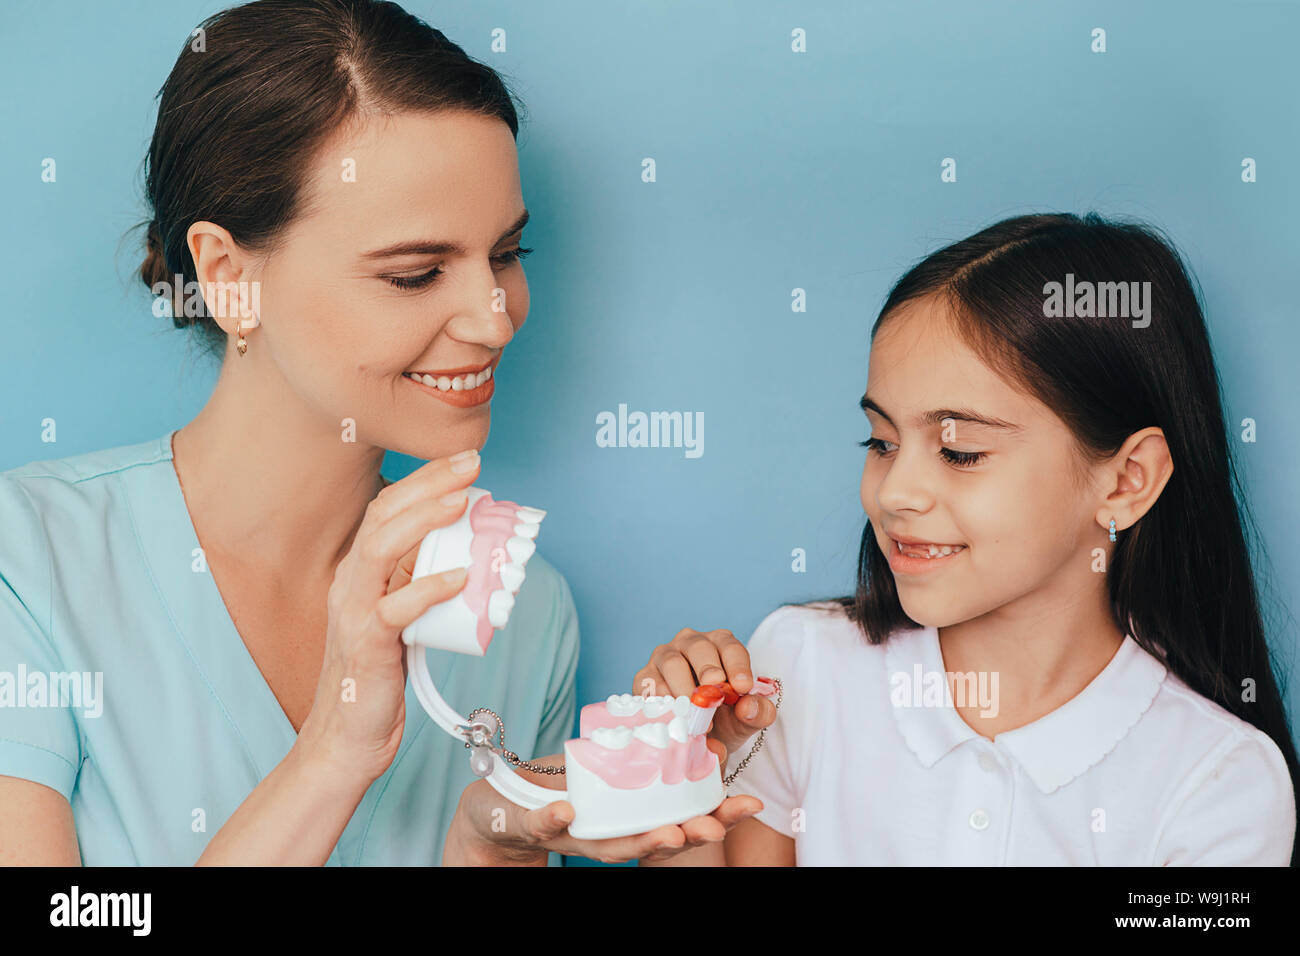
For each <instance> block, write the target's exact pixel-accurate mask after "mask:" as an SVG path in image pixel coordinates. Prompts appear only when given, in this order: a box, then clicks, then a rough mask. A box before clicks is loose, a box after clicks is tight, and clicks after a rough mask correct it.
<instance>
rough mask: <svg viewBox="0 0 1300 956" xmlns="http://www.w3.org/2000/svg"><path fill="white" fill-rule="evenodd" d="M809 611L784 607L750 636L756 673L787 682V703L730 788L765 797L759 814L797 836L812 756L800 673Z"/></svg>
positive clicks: (738, 757) (734, 760)
mask: <svg viewBox="0 0 1300 956" xmlns="http://www.w3.org/2000/svg"><path fill="white" fill-rule="evenodd" d="M807 613H808V612H807V611H806V610H803V609H800V608H798V607H783V608H780V609H778V610H776V611H773V612H772V613H771V614H769V615H768V616H767V617H766V618H764V619H763V621H762V623H760V624H759V625H758V627H757V629H755V631H754V634H753V636H752V637H750V639H749V642H748V644H746V645H745V646H746V648H747V649H748V650H749V661H750V666H751V667H752V668H753V671H754V676H756V677H775V678H778V679H779V680H780V681H781V707H780V709H779V710H778V711H777V715H776V720H775V722H773V724H772V725H771V726H770V727H768V728H767V730H766V731H765V733H764V735H763V746H762V749H760V750H759V751H758V753H756V754H755V755H754V756H753V758H752V759H751V760H750V761H749V764H748V765H746V767H745V769H744V770H742V771H741V772H740V775H739V776H737V777H736V779H735V781H734V782H733V783H732V785H731V787H730V788H729V789H728V792H727V795H728V796H739V795H741V794H749V795H750V796H754V797H758V799H760V800H762V801H763V809H762V810H760V811H758V813H757V814H755V817H756V818H757V819H758V820H760V821H762V822H763V823H765V824H767V826H769V827H771V828H772V829H773V830H775V831H776V832H777V833H780V834H782V835H783V836H790V837H791V838H793V833H792V830H791V822H792V818H793V813H794V811H795V809H796V808H798V807H800V806H802V803H803V791H804V787H803V785H802V782H801V780H800V770H799V768H800V767H801V766H802V765H803V763H804V761H805V760H806V758H807V756H808V755H807V753H805V752H802V749H803V746H804V740H805V730H806V727H807V721H806V720H805V717H804V713H803V706H802V705H803V702H804V699H805V698H804V696H803V687H804V682H803V681H802V680H801V679H800V676H799V672H800V670H801V669H802V668H801V667H800V664H801V659H802V658H805V657H806V655H807V649H806V645H805V642H804V630H805V629H804V626H803V623H802V622H803V617H802V615H804V614H807ZM757 739H758V738H757V736H755V737H752V738H750V741H749V742H748V743H747V744H745V745H744V746H743V747H742V748H741V752H739V753H736V754H733V755H731V756H730V757H729V759H728V761H727V773H728V774H730V773H733V772H734V771H735V769H736V767H737V766H738V765H739V764H740V761H742V760H743V759H744V758H745V756H746V755H747V754H749V753H750V752H751V751H752V750H753V747H754V744H755V742H756V741H757Z"/></svg>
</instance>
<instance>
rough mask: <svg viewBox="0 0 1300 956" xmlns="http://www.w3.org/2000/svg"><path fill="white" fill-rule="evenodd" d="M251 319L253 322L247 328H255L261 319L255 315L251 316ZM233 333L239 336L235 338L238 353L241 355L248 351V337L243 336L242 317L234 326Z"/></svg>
mask: <svg viewBox="0 0 1300 956" xmlns="http://www.w3.org/2000/svg"><path fill="white" fill-rule="evenodd" d="M253 319H254V321H253V324H252V325H251V326H249V328H257V326H258V325H259V324H261V320H260V319H259V318H258V317H257V316H256V315H254V316H253ZM235 334H236V335H238V336H239V337H238V338H237V339H236V340H235V348H236V349H238V350H239V354H240V355H243V354H244V353H245V352H247V351H248V339H246V338H244V320H243V319H240V320H239V324H238V325H236V326H235Z"/></svg>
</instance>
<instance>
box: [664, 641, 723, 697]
mask: <svg viewBox="0 0 1300 956" xmlns="http://www.w3.org/2000/svg"><path fill="white" fill-rule="evenodd" d="M718 633H728V634H729V633H730V632H729V631H728V632H718V631H709V632H708V633H707V634H702V633H700V632H699V631H692V632H690V636H688V637H683V636H682V634H680V633H679V634H678V636H677V637H676V638H674V639H673V644H674V645H676V646H678V647H679V648H680V649H681V652H682V653H683V654H684V655H685V656H686V660H687V661H689V662H690V665H691V669H692V670H693V671H694V672H695V676H696V677H697V678H698V680H697V681H696V683H698V684H720V683H722V681H724V680H726V679H727V672H726V671H725V670H723V669H722V657H721V656H720V655H719V654H718V646H717V644H715V643H714V641H713V638H712V636H711V635H714V634H718ZM687 693H690V691H687Z"/></svg>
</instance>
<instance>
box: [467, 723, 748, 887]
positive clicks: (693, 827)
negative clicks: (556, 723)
mask: <svg viewBox="0 0 1300 956" xmlns="http://www.w3.org/2000/svg"><path fill="white" fill-rule="evenodd" d="M709 743H710V747H709V749H710V750H713V752H714V753H718V751H719V750H721V747H720V745H718V744H717V743H716V742H715V741H710V742H709ZM718 759H719V762H724V761H725V759H726V755H725V754H722V753H718ZM532 763H535V764H541V765H542V766H555V767H562V766H564V756H563V755H562V754H553V755H551V756H549V757H543V758H541V759H539V760H534V761H532ZM518 772H519V773H520V775H521V776H524V777H526V779H528V780H530V781H532V782H533V783H536V784H538V785H539V786H545V787H550V788H551V789H553V790H558V789H560V788H561V787H562V786H563V784H562V783H560V781H562V780H563V779H564V778H563V777H561V776H558V775H556V776H550V775H543V774H530V773H527V771H518ZM761 809H763V801H761V800H759V799H758V798H757V797H751V796H740V797H728V798H727V799H725V800H723V801H722V803H721V804H720V805H719V806H718V808H717V809H716V810H714V811H713V812H712V813H711V814H709V815H708V816H701V817H694V818H692V819H690V820H687V821H686V822H685V823H682V824H680V825H677V826H662V827H658V828H657V829H654V830H651V831H650V832H648V833H638V834H635V835H633V836H625V837H612V838H610V839H608V840H579V839H577V838H575V837H571V836H569V830H568V828H569V824H570V823H572V822H573V804H571V803H569V802H568V801H567V800H557V801H556V802H555V803H548V804H547V805H546V806H544V807H541V808H540V809H537V810H524V809H523V808H522V807H519V806H516V805H515V804H513V803H511V802H510V801H509V800H507V799H506V798H505V797H503V796H501V794H499V793H497V792H496V790H495V789H493V787H492V785H491V784H490V783H488V782H487V781H486V780H476V781H474V782H473V783H471V784H470V785H469V786H468V787H466V788H465V790H464V792H463V793H462V794H461V797H460V804H459V805H458V806H457V807H456V815H455V817H453V818H452V822H451V828H450V829H449V831H448V833H447V841H446V843H445V844H444V847H443V858H442V862H443V865H445V866H545V865H546V854H547V852H548V851H552V850H553V851H555V852H556V853H562V854H564V855H566V856H585V857H587V858H589V859H592V860H599V861H600V862H601V863H626V862H627V861H629V860H640V859H645V860H648V861H659V860H664V859H667V858H668V857H671V856H674V855H676V854H678V853H681V852H684V851H686V850H690V849H693V848H694V847H697V846H703V845H704V844H708V843H718V842H720V841H721V840H722V839H723V837H725V836H726V835H727V831H728V830H730V829H731V828H732V827H733V826H735V825H736V824H737V823H739V822H740V821H741V820H743V819H745V818H746V817H749V816H753V815H754V814H755V813H757V812H758V811H759V810H761Z"/></svg>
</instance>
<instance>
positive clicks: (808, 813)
mask: <svg viewBox="0 0 1300 956" xmlns="http://www.w3.org/2000/svg"><path fill="white" fill-rule="evenodd" d="M748 647H749V653H750V659H751V662H752V665H753V668H754V673H755V674H756V675H759V676H775V677H779V678H781V681H782V690H783V693H782V703H781V709H780V711H779V713H778V716H777V720H776V723H775V724H773V725H772V726H771V727H769V728H768V730H767V735H766V738H765V741H764V743H763V748H762V750H760V751H759V753H758V754H757V755H756V756H755V757H754V759H753V760H751V761H750V763H749V766H747V767H746V768H745V770H744V772H743V773H741V775H740V776H739V777H737V778H736V781H735V783H734V784H733V785H732V787H731V789H730V791H729V794H731V795H735V794H741V793H749V794H753V795H754V796H756V797H758V798H759V799H761V800H762V801H763V804H764V809H763V810H762V811H760V812H759V813H758V815H757V818H758V819H759V820H760V821H762V822H763V823H765V824H767V825H768V826H769V827H771V828H772V829H774V830H776V831H777V832H779V833H782V834H786V835H789V836H792V837H793V838H794V841H795V855H796V860H797V863H798V865H799V866H842V865H869V866H874V865H884V866H899V865H902V866H908V865H933V864H938V865H970V866H1041V865H1075V866H1079V865H1100V866H1158V865H1165V864H1169V865H1174V864H1213V865H1227V866H1232V865H1273V866H1285V865H1287V863H1288V862H1289V859H1290V854H1291V842H1292V839H1293V838H1294V835H1295V827H1296V810H1295V794H1294V791H1293V789H1292V785H1291V778H1290V776H1289V775H1288V773H1287V768H1286V764H1285V762H1284V761H1283V759H1282V753H1281V751H1280V750H1279V749H1278V747H1277V746H1276V745H1275V744H1274V743H1273V741H1272V740H1271V739H1270V738H1269V737H1268V736H1267V735H1266V734H1264V733H1263V732H1262V731H1259V730H1257V729H1256V728H1254V727H1253V726H1251V725H1250V724H1248V723H1246V722H1245V721H1243V720H1241V719H1240V718H1238V717H1236V716H1234V715H1232V714H1230V713H1229V712H1228V711H1227V710H1225V709H1224V708H1222V707H1220V706H1219V705H1218V704H1216V703H1214V702H1213V701H1210V700H1208V699H1207V698H1205V697H1203V696H1201V695H1200V694H1198V693H1196V692H1195V691H1193V690H1191V689H1190V688H1189V687H1188V686H1187V685H1186V684H1184V683H1183V682H1182V681H1181V680H1179V679H1178V678H1177V677H1175V676H1174V675H1173V674H1172V673H1169V672H1168V671H1167V670H1166V669H1165V667H1164V666H1163V665H1162V664H1161V663H1160V662H1159V661H1158V660H1157V659H1156V658H1155V657H1153V656H1152V655H1150V654H1148V653H1147V652H1146V651H1144V650H1143V649H1142V648H1141V647H1139V646H1138V644H1137V643H1136V642H1135V641H1134V640H1133V638H1132V637H1131V636H1126V637H1125V639H1124V643H1123V644H1122V645H1121V646H1120V648H1119V650H1118V651H1116V652H1115V656H1114V657H1113V658H1112V659H1111V661H1110V663H1109V664H1107V665H1106V667H1105V669H1103V670H1102V672H1101V673H1100V674H1098V675H1097V676H1096V677H1095V678H1094V679H1093V680H1092V682H1091V683H1090V684H1089V685H1088V686H1087V687H1085V688H1084V689H1083V690H1082V691H1081V692H1080V693H1079V694H1078V695H1077V696H1075V697H1074V698H1073V699H1071V700H1069V701H1067V702H1066V703H1065V704H1063V705H1062V706H1060V707H1058V708H1057V709H1056V710H1054V711H1052V712H1051V713H1050V714H1047V715H1046V716H1044V717H1041V718H1039V719H1038V720H1035V721H1034V722H1032V723H1030V724H1027V725H1025V726H1023V727H1019V728H1017V729H1015V730H1010V731H1007V732H1005V733H1001V734H999V735H998V736H997V737H996V738H995V739H994V740H988V739H987V738H984V737H982V736H980V735H979V734H978V733H977V732H976V731H975V730H973V729H972V728H971V727H970V726H969V725H968V724H967V723H966V722H965V721H964V720H962V719H961V717H960V716H959V715H958V713H957V711H956V710H954V709H953V707H952V703H951V696H950V695H948V696H947V698H946V700H941V699H936V698H937V697H938V695H932V696H931V698H930V699H929V701H928V703H927V698H926V695H924V694H922V695H914V694H912V693H911V691H912V689H913V688H914V687H916V686H917V685H919V684H921V683H923V681H922V675H923V674H939V673H942V672H943V669H944V667H943V655H942V653H941V651H940V648H939V635H938V632H937V631H936V630H935V629H934V628H932V627H926V628H918V629H912V630H902V631H898V632H896V633H895V634H894V635H892V636H891V637H890V638H889V640H887V641H885V642H884V643H883V644H880V645H874V646H873V645H871V644H868V643H867V639H866V637H865V635H864V634H863V633H862V632H861V631H860V630H859V628H858V627H857V626H856V625H855V624H853V623H852V622H850V621H849V620H848V619H847V617H845V615H844V614H843V612H841V611H838V610H835V611H829V610H823V609H817V608H811V607H783V608H781V609H779V610H777V611H775V612H773V613H772V614H770V615H768V617H767V618H766V619H765V620H764V621H763V622H762V624H760V625H759V627H758V629H757V630H756V631H755V632H754V635H753V637H752V638H751V639H750V641H749V644H748ZM918 665H919V667H920V671H919V672H918V670H917V666H918ZM895 675H897V676H895ZM891 677H892V678H893V683H891ZM936 680H937V679H936ZM935 686H936V687H937V686H939V685H938V684H937V683H936V684H935ZM944 686H946V682H945V685H944ZM909 698H910V702H909ZM894 700H898V701H900V704H906V705H905V706H904V705H898V706H896V705H895V704H894V703H893V701H894ZM918 702H919V705H918ZM935 704H938V706H935ZM750 747H752V741H751V743H750V744H747V745H745V746H744V747H742V748H741V749H740V754H737V755H735V756H733V757H732V759H731V762H730V768H729V769H734V767H735V765H736V763H738V762H739V760H740V757H741V755H743V754H745V753H748V752H749V750H750Z"/></svg>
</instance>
